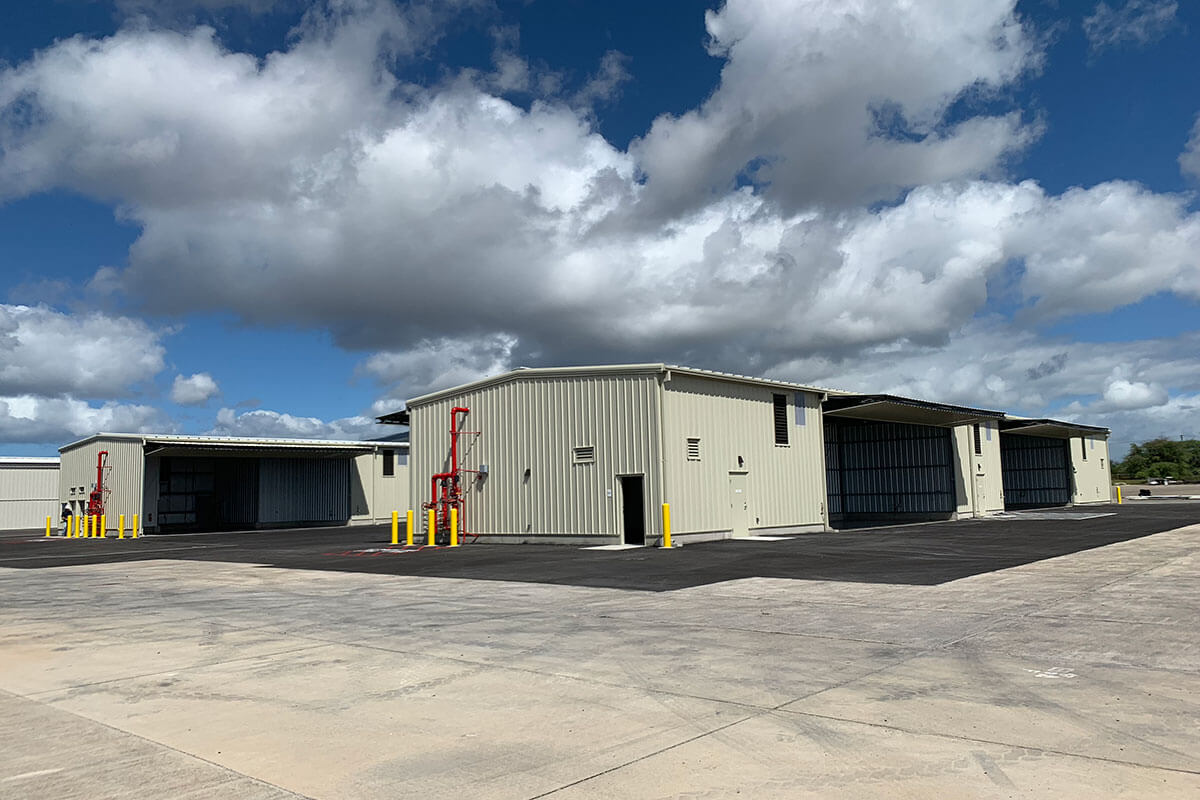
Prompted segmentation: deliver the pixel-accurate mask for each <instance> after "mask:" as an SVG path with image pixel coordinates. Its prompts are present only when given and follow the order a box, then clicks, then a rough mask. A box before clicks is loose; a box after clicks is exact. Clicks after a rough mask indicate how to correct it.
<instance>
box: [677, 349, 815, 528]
mask: <svg viewBox="0 0 1200 800" xmlns="http://www.w3.org/2000/svg"><path fill="white" fill-rule="evenodd" d="M776 394H785V395H786V396H787V398H788V404H787V423H788V426H787V432H788V444H787V445H786V446H785V445H776V444H775V407H774V401H773V398H774V395H776ZM663 429H664V432H665V434H664V437H663V447H664V450H665V455H666V459H665V460H666V498H667V500H668V501H669V502H670V503H671V529H672V531H673V532H678V533H689V532H693V533H698V532H707V531H725V530H730V529H731V526H732V516H731V515H732V506H731V502H732V494H731V491H732V490H731V488H730V483H729V474H730V472H731V471H734V470H738V469H739V466H738V457H739V456H741V457H742V466H741V467H740V469H744V470H746V471H747V476H746V484H747V485H746V500H747V501H748V503H749V515H750V525H751V527H760V528H768V527H784V526H801V525H821V524H823V522H824V514H823V504H824V502H825V481H824V476H823V474H822V463H823V459H822V452H821V447H822V431H821V412H820V402H819V395H816V394H811V393H808V392H788V391H785V390H783V389H773V388H771V387H760V386H753V385H748V384H738V383H733V382H726V381H720V380H710V379H704V378H699V377H695V376H690V375H682V374H678V373H675V374H673V375H672V377H671V380H669V381H667V382H666V383H665V384H664V393H663ZM689 438H698V439H700V460H699V461H695V460H688V457H687V449H688V441H687V440H688V439H689Z"/></svg>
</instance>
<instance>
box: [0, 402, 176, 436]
mask: <svg viewBox="0 0 1200 800" xmlns="http://www.w3.org/2000/svg"><path fill="white" fill-rule="evenodd" d="M171 430H172V424H171V422H170V420H168V419H167V417H166V415H165V414H163V412H162V411H160V410H159V409H157V408H154V407H153V406H148V405H141V404H126V403H115V402H107V403H103V404H101V405H90V404H89V403H87V402H85V401H83V400H77V399H74V398H70V397H37V396H34V395H15V396H10V397H0V442H13V443H26V442H28V443H34V444H41V443H46V442H50V443H58V444H66V443H67V442H69V441H72V440H75V439H80V438H83V437H85V436H91V435H92V434H94V433H99V432H101V431H104V432H106V433H150V432H154V433H162V432H169V431H171Z"/></svg>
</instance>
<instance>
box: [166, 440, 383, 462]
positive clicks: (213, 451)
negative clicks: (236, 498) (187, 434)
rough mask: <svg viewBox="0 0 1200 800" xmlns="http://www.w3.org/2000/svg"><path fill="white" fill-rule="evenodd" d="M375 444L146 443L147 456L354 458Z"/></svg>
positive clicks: (366, 451)
mask: <svg viewBox="0 0 1200 800" xmlns="http://www.w3.org/2000/svg"><path fill="white" fill-rule="evenodd" d="M374 450H375V448H374V447H373V446H372V445H361V446H355V445H339V446H329V445H325V446H322V447H305V446H303V445H263V444H245V445H231V444H184V443H179V442H171V443H162V444H156V443H155V442H147V443H146V455H148V456H160V457H161V456H175V457H178V456H193V457H195V456H205V457H208V458H354V457H355V456H359V455H363V454H364V453H370V452H373V451H374Z"/></svg>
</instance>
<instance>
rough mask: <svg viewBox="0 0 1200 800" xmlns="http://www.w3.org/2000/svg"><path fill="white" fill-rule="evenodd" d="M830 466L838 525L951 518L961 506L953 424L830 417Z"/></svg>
mask: <svg viewBox="0 0 1200 800" xmlns="http://www.w3.org/2000/svg"><path fill="white" fill-rule="evenodd" d="M825 471H826V489H827V492H828V503H829V520H830V524H832V525H834V526H835V527H837V526H838V524H839V523H841V524H853V523H867V522H886V521H892V520H895V521H898V522H907V521H915V520H924V519H947V518H949V517H950V515H952V514H953V513H954V511H955V508H956V505H957V500H956V494H955V490H954V485H955V483H954V442H953V438H952V431H951V429H950V428H943V427H937V426H933V425H915V424H907V423H900V422H873V421H867V420H857V419H831V418H829V417H826V419H825Z"/></svg>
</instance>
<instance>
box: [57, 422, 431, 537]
mask: <svg viewBox="0 0 1200 800" xmlns="http://www.w3.org/2000/svg"><path fill="white" fill-rule="evenodd" d="M59 453H60V455H61V459H62V468H61V472H60V474H59V497H60V502H61V503H63V504H66V505H68V506H69V507H70V508H71V511H72V513H73V514H75V515H76V516H79V515H82V514H85V513H91V512H89V510H88V509H89V507H94V505H95V504H96V503H97V502H98V503H99V507H100V508H102V509H103V511H102V512H97V513H103V514H104V516H105V525H106V527H107V531H108V532H109V533H112V532H114V531H116V530H117V529H118V526H119V524H120V520H121V519H122V518H124V519H125V520H126V524H127V525H129V526H132V524H133V520H134V515H137V517H138V520H139V523H140V526H141V529H142V530H144V531H145V532H147V533H192V532H204V531H221V530H255V529H261V528H283V527H291V526H296V525H361V524H372V523H377V522H382V521H384V520H386V519H388V518H390V516H391V512H392V511H393V510H394V509H397V508H401V509H402V508H405V507H407V505H408V476H407V468H408V443H407V442H403V441H398V442H357V441H332V440H311V439H251V438H244V437H219V436H179V435H173V434H160V435H154V434H117V433H100V434H97V435H95V436H89V437H87V438H85V439H82V440H80V441H77V442H73V443H71V444H68V445H66V446H64V447H62V448H60V450H59ZM55 520H57V515H55Z"/></svg>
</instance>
